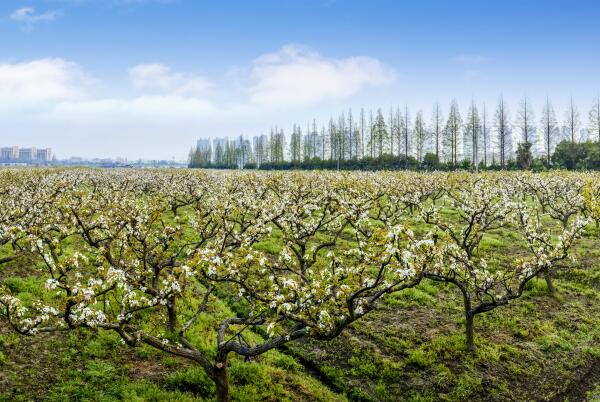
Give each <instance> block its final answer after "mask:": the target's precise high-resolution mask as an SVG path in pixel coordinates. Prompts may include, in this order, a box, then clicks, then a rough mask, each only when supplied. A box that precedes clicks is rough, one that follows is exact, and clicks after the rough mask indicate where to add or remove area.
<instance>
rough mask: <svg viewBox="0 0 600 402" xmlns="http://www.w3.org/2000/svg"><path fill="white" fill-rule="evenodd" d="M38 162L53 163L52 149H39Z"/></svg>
mask: <svg viewBox="0 0 600 402" xmlns="http://www.w3.org/2000/svg"><path fill="white" fill-rule="evenodd" d="M36 160H37V161H38V162H50V161H52V148H44V149H38V151H37V156H36Z"/></svg>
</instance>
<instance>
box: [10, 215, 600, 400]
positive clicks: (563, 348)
mask: <svg viewBox="0 0 600 402" xmlns="http://www.w3.org/2000/svg"><path fill="white" fill-rule="evenodd" d="M415 227H416V229H417V231H419V230H422V229H423V228H421V227H418V226H417V224H416V223H415ZM278 236H279V234H278V233H277V232H275V233H274V237H273V242H272V243H271V242H265V243H263V244H261V245H260V247H262V248H263V249H268V250H271V251H273V252H276V251H277V249H278V248H279V247H278V244H277V242H278ZM482 251H484V252H486V253H487V254H488V256H490V257H492V258H493V260H494V261H495V263H498V264H501V263H503V262H504V260H506V261H508V260H509V259H510V258H512V255H514V254H515V253H518V252H519V249H518V247H516V245H515V241H513V237H512V235H511V233H509V232H506V231H503V230H498V231H496V232H494V233H492V234H491V235H490V236H487V237H486V238H485V239H484V241H483V244H482ZM574 251H575V255H576V257H577V261H576V262H575V263H571V262H569V263H567V264H568V265H569V269H568V270H561V271H559V273H558V276H557V280H556V286H557V290H558V293H557V296H556V297H550V296H548V294H547V290H546V285H545V282H543V281H542V280H534V281H533V282H531V283H530V285H529V287H528V289H527V292H526V294H525V295H524V297H522V298H520V299H518V300H516V301H514V302H513V303H511V305H509V306H504V307H500V308H497V309H495V310H493V311H492V312H489V313H485V314H481V315H478V316H477V317H476V320H475V331H476V332H475V334H476V344H477V350H476V351H475V352H474V353H472V354H469V353H467V352H466V350H465V346H464V334H463V326H464V319H463V316H462V301H461V296H460V294H459V293H458V291H457V290H456V289H455V288H453V287H452V286H450V285H445V284H441V283H436V282H431V281H424V282H423V283H421V284H420V285H419V286H418V287H416V288H414V289H409V290H407V291H405V292H403V293H399V294H396V295H392V296H389V297H387V298H386V299H385V300H384V302H383V303H382V304H381V308H380V309H379V310H377V311H375V312H374V313H372V314H370V315H367V316H366V317H365V318H364V319H363V320H361V321H359V322H357V323H355V324H354V325H353V326H352V327H351V328H350V329H348V330H347V331H345V332H344V333H343V334H342V335H341V336H340V337H339V338H338V339H336V340H334V341H331V342H325V343H323V342H320V343H317V342H311V341H304V342H297V343H293V344H291V346H289V348H288V349H287V350H286V351H285V352H283V351H272V352H269V353H267V354H266V355H264V356H262V357H261V358H260V359H259V360H258V361H257V362H251V363H244V362H243V361H241V359H238V358H232V359H231V360H230V365H231V371H230V372H231V380H232V392H233V397H234V399H235V400H237V401H259V400H263V401H281V400H288V401H344V400H347V399H350V400H365V401H389V400H409V401H436V400H448V401H465V400H473V401H480V400H481V401H510V400H546V401H554V400H555V401H564V400H568V401H571V402H572V401H579V400H586V398H587V399H588V400H594V398H596V399H595V400H600V396H599V395H600V385H599V384H600V342H599V341H600V298H599V295H600V293H598V290H599V289H600V258H599V257H600V233H599V232H598V231H597V230H596V229H593V228H590V229H589V231H588V233H587V234H586V235H585V236H584V238H582V239H580V240H579V241H578V243H577V246H576V248H575V250H574ZM32 263H34V261H29V260H27V259H21V260H19V261H18V263H12V264H7V265H5V266H4V267H3V268H1V269H0V278H2V279H4V280H5V281H7V283H8V284H9V285H10V286H12V287H14V288H15V289H17V290H18V291H19V292H21V293H23V294H26V293H28V292H30V293H35V292H36V289H37V288H39V284H38V283H37V278H35V277H32V276H29V275H30V270H29V267H30V266H31V265H30V264H32ZM9 277H19V278H17V279H14V278H13V279H10V280H8V279H7V278H9ZM213 305H214V307H213V308H214V309H217V312H220V313H222V315H223V316H225V315H230V314H231V311H230V308H235V306H229V305H227V302H226V301H225V300H216V301H215V303H213ZM211 316H214V320H212V321H209V320H206V321H203V324H202V325H201V326H200V328H199V329H198V330H197V331H198V332H197V333H195V334H193V335H192V339H193V340H195V341H197V342H200V343H202V342H204V343H205V344H206V345H207V347H209V346H210V344H211V342H213V341H214V339H213V337H214V326H215V325H216V322H217V319H218V317H219V314H214V315H212V314H211ZM256 336H258V335H256ZM292 356H293V357H292ZM213 392H214V388H213V385H212V382H211V381H210V380H209V379H208V378H207V377H206V375H205V374H204V372H203V371H202V370H201V369H200V368H198V367H195V366H194V365H193V364H191V363H189V362H188V361H185V360H182V359H179V358H175V357H172V356H169V355H167V354H165V353H162V352H158V351H156V350H154V349H151V348H149V347H140V348H136V349H132V348H129V347H127V346H124V345H122V343H121V342H120V340H119V338H118V337H117V336H116V335H115V334H113V333H110V332H104V331H92V330H81V331H75V332H70V333H60V334H52V335H48V336H38V337H22V336H19V335H16V334H15V333H14V332H12V331H11V330H10V328H7V327H6V326H5V324H3V323H1V322H0V400H6V401H29V400H50V401H116V400H127V401H204V400H211V398H212V395H213Z"/></svg>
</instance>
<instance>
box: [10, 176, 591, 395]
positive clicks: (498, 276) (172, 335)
mask: <svg viewBox="0 0 600 402" xmlns="http://www.w3.org/2000/svg"><path fill="white" fill-rule="evenodd" d="M599 197H600V184H599V180H598V176H595V175H591V174H589V175H588V174H554V175H535V174H525V173H518V174H507V173H502V174H484V175H471V174H459V173H452V174H442V173H440V174H417V173H331V172H329V173H323V172H321V173H281V174H280V173H247V172H243V173H240V172H229V173H224V172H191V171H183V172H167V171H118V170H20V169H17V170H2V171H0V245H1V246H2V248H1V250H2V254H0V256H1V258H0V264H2V265H3V270H4V275H5V276H6V275H8V276H10V275H11V267H12V266H13V262H14V261H15V260H17V259H19V258H25V257H26V258H28V259H30V260H31V259H32V258H33V261H37V263H36V264H35V265H34V266H32V267H31V272H29V273H28V274H29V275H35V276H37V277H38V278H39V280H40V282H39V283H40V289H39V294H38V297H37V298H33V299H32V298H31V297H30V296H28V297H20V296H19V294H16V293H15V292H14V291H13V290H12V289H11V288H10V286H7V285H5V284H3V283H0V318H1V319H3V320H5V321H6V322H7V323H9V324H10V325H11V326H12V328H14V330H15V331H17V332H19V333H21V334H23V335H35V334H43V333H48V332H52V331H68V330H71V329H75V328H81V327H95V328H101V329H105V330H111V331H116V332H117V333H118V334H119V335H120V336H121V337H122V339H123V341H124V342H125V343H127V344H129V345H131V346H136V345H139V344H141V343H144V344H147V345H151V346H153V347H155V348H158V349H160V350H163V351H166V352H168V353H172V354H174V355H177V356H181V357H184V358H187V359H190V360H192V361H194V362H196V363H197V364H199V365H200V366H201V367H203V369H204V370H205V371H206V373H207V374H208V376H209V377H210V378H211V379H212V380H214V382H215V384H216V389H217V397H218V399H219V400H229V399H230V395H229V385H228V374H227V358H228V356H229V355H230V354H231V353H233V354H237V355H241V356H244V357H245V358H251V357H254V356H258V355H260V354H262V353H264V352H266V351H268V350H271V349H273V348H277V347H279V346H281V345H283V344H285V343H286V342H290V341H293V340H295V339H298V338H301V337H312V338H315V339H323V340H326V339H332V338H334V337H336V336H337V335H339V334H340V333H341V331H343V329H344V328H346V327H347V326H348V325H350V324H351V323H352V322H354V321H356V320H358V319H360V318H361V317H362V316H364V315H365V314H368V313H369V312H370V311H371V310H373V309H374V308H376V306H377V301H378V300H379V299H381V298H382V297H384V296H385V295H387V294H390V293H395V292H402V291H403V290H404V289H407V288H410V287H414V286H416V285H417V284H419V283H420V281H422V280H434V281H443V282H448V283H451V284H453V285H454V286H455V287H456V288H457V289H458V290H459V291H460V292H461V293H462V295H463V299H464V309H465V310H464V313H465V318H466V341H467V349H468V350H472V349H473V348H474V342H473V319H474V317H475V316H476V315H477V314H479V313H483V312H486V311H490V310H492V309H494V308H496V307H498V306H502V305H506V304H508V303H509V302H510V301H511V300H513V299H516V298H518V297H520V296H521V295H522V294H523V291H524V289H525V286H526V284H527V282H528V281H530V280H531V279H532V278H534V277H536V276H540V275H541V276H543V277H544V278H545V279H546V281H547V283H548V289H549V291H550V292H553V289H554V287H553V285H552V275H553V271H554V270H555V269H557V267H560V268H562V269H568V266H569V264H567V263H564V262H563V260H566V259H567V258H568V257H569V249H570V248H571V246H572V245H573V243H574V242H575V241H576V240H577V238H578V236H580V235H581V234H582V232H583V231H584V230H585V228H586V226H588V224H589V223H590V221H592V220H596V221H598V220H599V219H600V201H598V200H599V199H600V198H599ZM499 230H509V231H510V232H511V234H513V235H514V238H515V239H518V240H515V244H517V245H518V250H517V251H516V252H515V253H514V256H513V257H511V258H512V259H511V260H510V261H509V262H507V261H506V259H503V260H502V261H500V260H498V261H497V260H495V259H494V258H493V257H492V258H491V259H490V258H486V257H487V256H486V255H485V253H482V252H481V250H480V244H481V243H482V240H483V239H484V238H485V236H486V235H487V234H488V233H493V232H494V231H499ZM217 294H218V295H223V294H226V295H232V296H234V297H237V298H238V299H239V300H241V301H243V303H244V305H245V308H244V309H241V310H243V311H242V312H238V314H237V315H236V316H232V317H228V318H225V319H222V320H221V321H220V324H219V325H218V327H216V328H214V336H215V339H216V341H215V342H214V349H213V350H210V351H207V350H205V349H203V348H201V347H200V346H198V345H196V344H195V343H194V342H193V341H191V340H190V339H191V338H189V337H188V335H189V334H190V333H191V332H193V331H194V327H195V326H196V325H199V323H198V321H200V320H198V318H199V317H201V316H202V315H210V314H214V311H215V310H214V309H213V308H211V304H212V303H214V302H215V301H216V298H217V296H216V295H217ZM253 328H263V329H264V330H261V331H260V332H261V333H263V334H264V337H263V340H262V341H261V342H259V343H251V342H249V341H248V340H247V337H245V336H244V332H245V331H251V330H252V329H253Z"/></svg>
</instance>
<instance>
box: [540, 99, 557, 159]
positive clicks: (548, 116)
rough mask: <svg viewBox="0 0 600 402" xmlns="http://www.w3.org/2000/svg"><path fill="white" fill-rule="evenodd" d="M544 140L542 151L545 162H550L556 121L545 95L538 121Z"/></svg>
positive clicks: (550, 104)
mask: <svg viewBox="0 0 600 402" xmlns="http://www.w3.org/2000/svg"><path fill="white" fill-rule="evenodd" d="M540 125H541V127H542V134H543V140H544V153H545V154H546V155H545V156H546V163H548V164H550V156H551V153H552V149H553V145H554V142H555V140H554V137H556V130H557V125H558V123H557V121H556V114H555V113H554V108H553V107H552V103H551V102H550V99H549V98H548V97H546V103H545V104H544V108H543V109H542V119H541V121H540Z"/></svg>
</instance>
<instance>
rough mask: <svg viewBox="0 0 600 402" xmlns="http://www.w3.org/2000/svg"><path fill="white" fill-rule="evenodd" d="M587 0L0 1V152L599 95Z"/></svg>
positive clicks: (102, 150) (107, 146)
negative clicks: (393, 109)
mask: <svg viewBox="0 0 600 402" xmlns="http://www.w3.org/2000/svg"><path fill="white" fill-rule="evenodd" d="M599 15H600V2H597V1H577V0H572V1H567V0H564V1H557V0H552V1H527V0H521V1H516V0H505V1H433V0H426V1H369V2H367V1H345V0H305V1H300V0H295V1H291V0H279V1H219V2H216V1H214V2H213V1H211V2H209V1H201V0H197V1H191V0H154V1H152V0H104V1H100V0H37V1H33V0H32V1H26V0H3V1H1V2H0V145H11V144H14V145H21V146H29V145H38V146H51V147H53V148H54V149H55V150H56V152H57V153H58V155H59V156H61V157H64V156H70V155H81V156H87V157H93V156H126V157H129V158H137V157H143V158H169V159H170V158H172V157H175V158H176V159H183V158H185V156H186V153H187V150H188V148H189V146H190V145H191V144H192V143H193V142H194V140H195V139H196V138H198V137H207V136H223V135H239V134H244V135H247V136H252V135H255V134H260V133H261V132H268V130H269V128H270V127H271V126H272V125H278V126H280V127H284V128H286V129H289V128H291V125H292V124H293V123H294V122H297V123H302V124H303V125H304V124H305V122H306V121H307V120H312V118H313V117H315V118H317V120H318V121H319V122H325V121H326V120H328V119H329V116H330V115H331V114H337V113H338V112H341V111H343V110H346V109H348V108H349V107H352V108H353V109H354V110H357V109H359V108H360V107H361V106H365V107H367V108H370V107H373V108H376V107H383V108H385V109H387V108H389V107H390V105H403V104H405V103H407V104H408V105H409V107H410V109H411V111H412V112H413V114H414V113H416V111H417V110H419V109H423V111H424V112H425V114H426V115H428V114H429V112H430V110H431V108H432V105H433V103H434V102H436V101H439V102H441V104H442V106H443V107H445V108H447V104H448V103H449V102H450V100H451V99H452V98H457V99H458V101H459V103H460V104H461V105H462V107H463V110H465V111H466V106H467V105H468V104H469V103H470V101H471V99H472V98H474V99H475V101H476V102H478V103H479V104H482V103H484V102H485V103H486V104H487V105H488V108H491V109H492V108H493V107H494V104H495V102H496V99H497V97H498V96H499V94H501V93H502V94H504V96H505V97H506V98H507V100H508V101H509V104H510V107H511V112H512V116H513V117H514V116H515V115H516V108H517V106H518V101H519V99H520V98H521V97H522V96H523V95H525V94H526V95H527V96H528V97H529V98H530V99H531V101H532V102H533V103H534V106H536V109H537V111H538V115H539V110H540V108H541V103H542V101H543V100H544V99H545V97H546V95H548V96H550V97H551V99H552V100H553V102H554V105H555V109H556V110H557V115H558V118H559V120H560V119H562V117H563V108H564V106H565V105H566V103H567V102H568V100H569V97H570V96H573V97H574V99H575V101H576V103H577V105H578V106H579V109H580V112H581V117H582V123H585V121H586V120H587V110H588V109H589V107H590V106H591V103H592V99H593V97H595V96H596V95H597V94H598V91H600V73H599V72H600V69H599V68H598V66H599V61H600V60H599V59H600V45H599V44H600V24H598V22H597V19H598V16H599Z"/></svg>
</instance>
